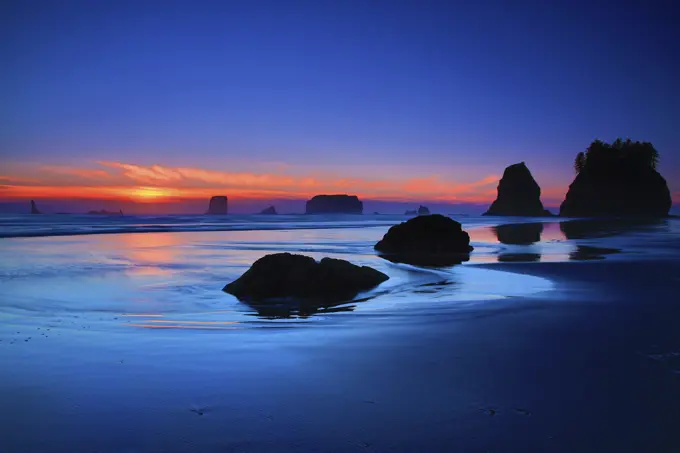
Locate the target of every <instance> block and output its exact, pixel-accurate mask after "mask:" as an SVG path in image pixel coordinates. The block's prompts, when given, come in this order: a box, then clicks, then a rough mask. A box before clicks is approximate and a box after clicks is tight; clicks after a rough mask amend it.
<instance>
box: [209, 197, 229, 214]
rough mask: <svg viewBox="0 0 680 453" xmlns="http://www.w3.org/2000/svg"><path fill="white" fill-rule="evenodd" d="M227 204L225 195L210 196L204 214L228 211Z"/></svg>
mask: <svg viewBox="0 0 680 453" xmlns="http://www.w3.org/2000/svg"><path fill="white" fill-rule="evenodd" d="M227 204H228V201H227V197H225V196H223V195H220V196H215V197H212V198H211V199H210V204H209V205H208V211H207V212H206V214H210V215H224V214H226V213H227V212H228V209H227Z"/></svg>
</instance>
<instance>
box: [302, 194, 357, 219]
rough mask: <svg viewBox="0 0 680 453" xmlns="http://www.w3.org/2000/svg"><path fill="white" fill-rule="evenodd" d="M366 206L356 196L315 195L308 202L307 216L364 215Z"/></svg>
mask: <svg viewBox="0 0 680 453" xmlns="http://www.w3.org/2000/svg"><path fill="white" fill-rule="evenodd" d="M363 212H364V204H363V203H362V201H361V200H359V197H357V196H356V195H346V194H342V195H315V196H314V197H312V199H310V200H308V201H307V205H306V208H305V214H362V213H363Z"/></svg>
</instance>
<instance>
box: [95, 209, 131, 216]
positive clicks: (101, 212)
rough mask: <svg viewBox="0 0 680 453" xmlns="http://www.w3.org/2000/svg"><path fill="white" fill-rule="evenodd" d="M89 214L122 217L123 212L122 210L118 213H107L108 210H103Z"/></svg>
mask: <svg viewBox="0 0 680 453" xmlns="http://www.w3.org/2000/svg"><path fill="white" fill-rule="evenodd" d="M87 213H88V214H92V215H120V216H122V215H123V210H122V209H121V210H119V211H118V212H115V211H107V210H106V209H102V210H99V211H96V210H94V211H87Z"/></svg>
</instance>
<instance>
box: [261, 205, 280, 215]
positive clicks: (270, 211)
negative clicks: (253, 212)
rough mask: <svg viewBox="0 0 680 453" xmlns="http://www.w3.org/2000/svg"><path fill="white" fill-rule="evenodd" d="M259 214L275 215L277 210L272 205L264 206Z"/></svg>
mask: <svg viewBox="0 0 680 453" xmlns="http://www.w3.org/2000/svg"><path fill="white" fill-rule="evenodd" d="M260 214H264V215H276V214H277V212H276V208H275V207H274V206H269V207H268V208H265V209H263V210H262V211H260Z"/></svg>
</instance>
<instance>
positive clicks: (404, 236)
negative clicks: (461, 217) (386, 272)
mask: <svg viewBox="0 0 680 453" xmlns="http://www.w3.org/2000/svg"><path fill="white" fill-rule="evenodd" d="M375 249H376V250H377V251H379V252H380V254H381V256H382V257H383V258H385V259H388V260H390V261H394V262H399V263H408V264H416V265H421V266H450V265H453V264H458V263H461V262H462V261H467V260H468V259H469V253H470V252H471V251H472V250H473V247H472V246H471V245H470V236H469V235H468V234H467V232H465V231H463V228H462V226H461V224H460V223H458V222H456V221H455V220H453V219H452V218H450V217H446V216H443V215H439V214H432V215H421V216H418V217H414V218H412V219H409V220H407V221H406V222H403V223H400V224H399V225H394V226H393V227H391V228H390V229H389V231H387V233H386V234H385V236H384V237H383V238H382V239H381V240H380V241H379V242H378V243H377V244H376V245H375Z"/></svg>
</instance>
